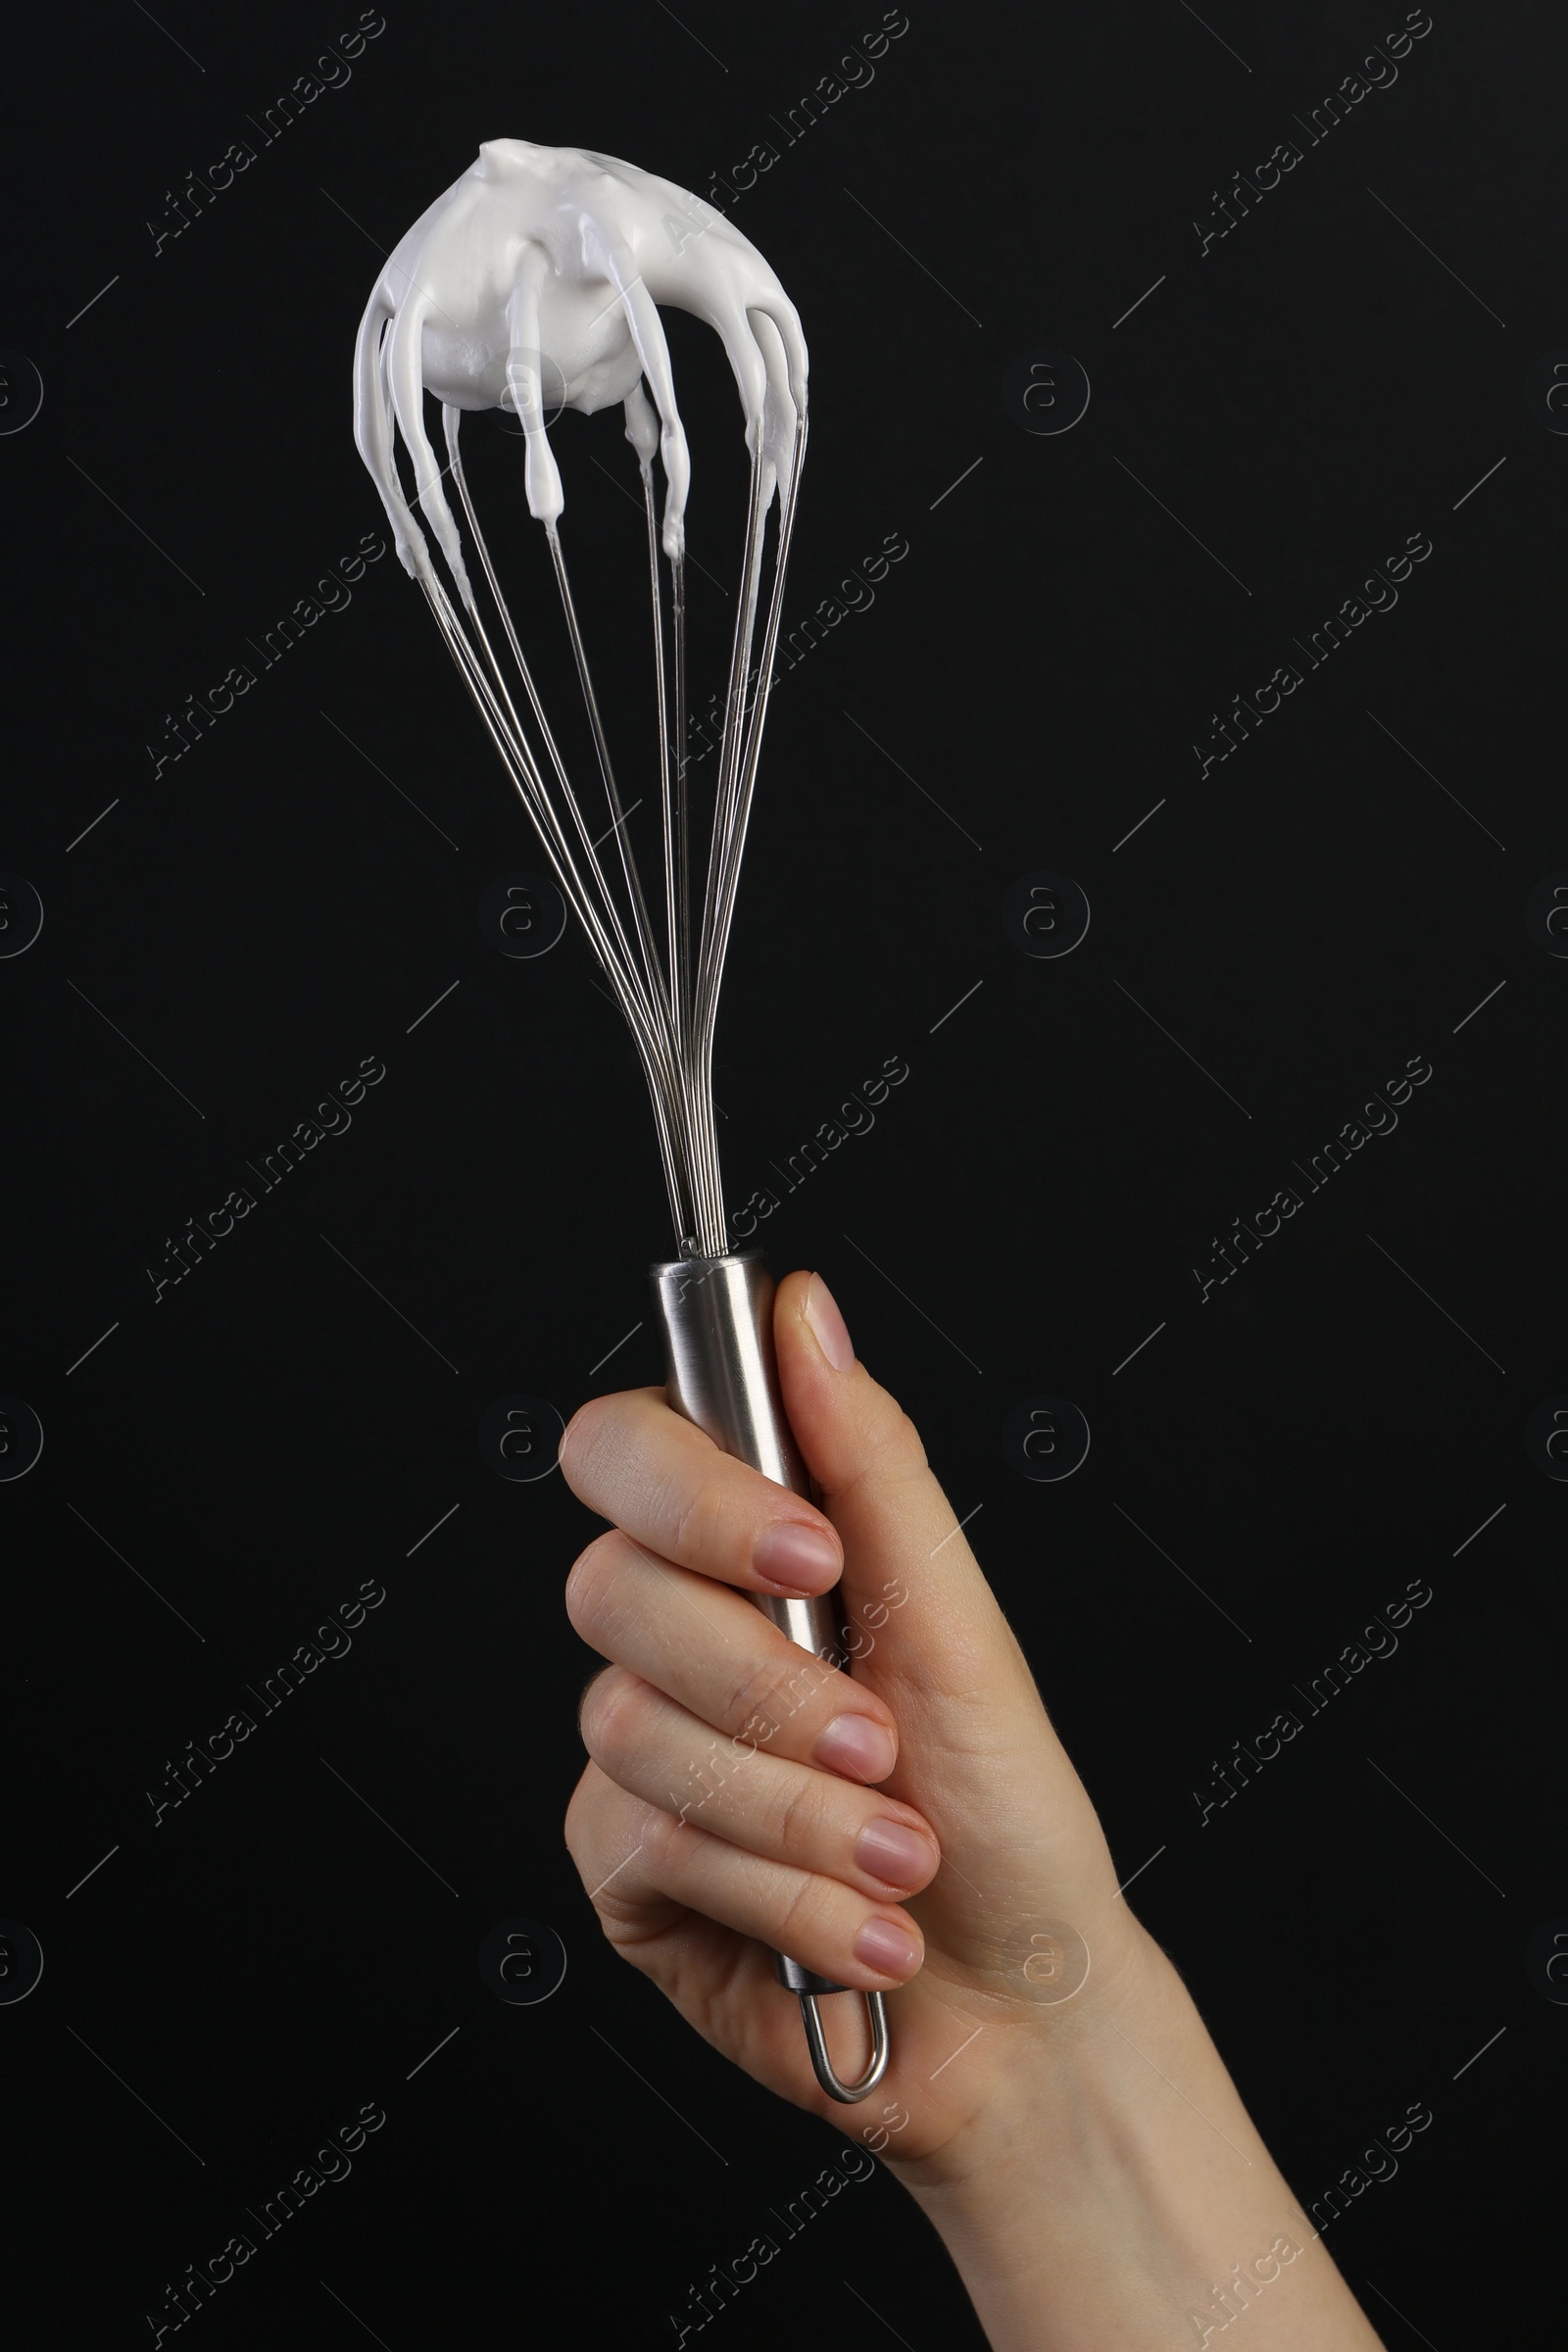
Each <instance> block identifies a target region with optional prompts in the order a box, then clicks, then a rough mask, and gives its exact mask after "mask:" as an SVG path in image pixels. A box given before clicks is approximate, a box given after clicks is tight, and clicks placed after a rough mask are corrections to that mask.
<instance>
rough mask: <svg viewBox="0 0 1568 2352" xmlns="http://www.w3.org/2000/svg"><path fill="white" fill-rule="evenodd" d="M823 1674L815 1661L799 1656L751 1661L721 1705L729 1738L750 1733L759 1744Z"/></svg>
mask: <svg viewBox="0 0 1568 2352" xmlns="http://www.w3.org/2000/svg"><path fill="white" fill-rule="evenodd" d="M825 1673H826V1669H825V1668H819V1667H817V1666H816V1665H815V1661H814V1660H813V1661H811V1662H810V1664H809V1665H808V1664H806V1663H803V1662H802V1661H801V1660H800V1659H799V1658H798V1657H797V1658H788V1659H779V1658H761V1659H752V1660H751V1661H750V1662H749V1663H748V1665H747V1667H746V1669H745V1671H744V1673H743V1674H742V1675H741V1677H740V1679H739V1681H738V1682H736V1683H735V1684H734V1685H733V1687H732V1689H731V1691H730V1694H729V1697H728V1698H727V1699H726V1701H725V1702H724V1708H723V1716H722V1723H723V1729H724V1730H725V1731H726V1732H728V1733H729V1735H730V1737H731V1738H732V1739H735V1738H738V1737H739V1735H740V1734H741V1733H742V1732H750V1733H751V1734H752V1737H753V1738H754V1739H756V1740H758V1742H759V1744H762V1743H763V1742H765V1741H766V1740H771V1739H772V1738H773V1736H774V1735H775V1733H776V1732H777V1731H778V1729H779V1726H780V1725H781V1724H783V1723H786V1722H787V1721H788V1720H789V1718H790V1717H791V1716H792V1715H793V1714H795V1712H796V1711H797V1709H798V1708H799V1707H801V1706H802V1705H803V1704H804V1703H805V1702H806V1700H807V1699H809V1698H810V1697H812V1696H814V1694H815V1691H816V1690H817V1688H818V1687H819V1678H820V1677H821V1676H823V1675H825ZM754 1727H758V1728H756V1729H754Z"/></svg>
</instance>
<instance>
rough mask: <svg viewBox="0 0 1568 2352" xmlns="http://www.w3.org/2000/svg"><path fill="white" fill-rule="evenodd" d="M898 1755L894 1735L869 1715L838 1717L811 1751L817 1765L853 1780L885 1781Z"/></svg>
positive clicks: (819, 1737) (820, 1735)
mask: <svg viewBox="0 0 1568 2352" xmlns="http://www.w3.org/2000/svg"><path fill="white" fill-rule="evenodd" d="M898 1755H899V1743H898V1741H897V1740H895V1739H894V1737H893V1734H892V1733H891V1732H890V1731H889V1730H888V1729H887V1727H886V1725H885V1724H880V1723H875V1722H873V1721H872V1719H871V1717H870V1716H869V1715H836V1716H835V1717H834V1719H833V1721H832V1722H831V1723H830V1724H829V1725H828V1727H827V1729H826V1731H823V1732H818V1734H817V1736H816V1740H815V1742H814V1744H813V1746H812V1748H811V1759H812V1762H813V1763H816V1764H825V1765H826V1766H827V1768H828V1770H829V1772H838V1773H843V1774H844V1775H845V1777H846V1778H847V1779H849V1780H852V1781H885V1780H886V1779H887V1777H888V1774H889V1773H890V1772H891V1771H892V1770H893V1767H894V1765H895V1764H896V1763H897V1761H898Z"/></svg>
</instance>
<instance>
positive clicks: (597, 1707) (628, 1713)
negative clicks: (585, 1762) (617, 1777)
mask: <svg viewBox="0 0 1568 2352" xmlns="http://www.w3.org/2000/svg"><path fill="white" fill-rule="evenodd" d="M648 1695H649V1693H648V1686H647V1684H646V1683H644V1682H643V1681H641V1679H640V1678H639V1677H638V1676H637V1675H635V1674H632V1673H630V1672H628V1670H627V1669H626V1668H625V1667H623V1666H607V1667H606V1668H605V1670H604V1672H603V1673H602V1674H596V1675H595V1676H594V1678H593V1681H592V1682H591V1683H590V1684H589V1685H588V1688H587V1690H586V1691H584V1692H583V1694H582V1704H581V1706H580V1707H579V1708H578V1710H577V1729H578V1731H579V1732H580V1733H581V1735H582V1743H583V1745H584V1747H586V1749H587V1750H588V1753H589V1754H590V1755H591V1756H592V1757H593V1758H594V1760H595V1762H596V1763H599V1764H603V1765H606V1766H607V1768H608V1765H609V1764H610V1763H612V1762H613V1759H614V1758H615V1757H616V1756H617V1755H623V1754H625V1752H626V1751H627V1749H628V1748H629V1747H630V1746H631V1745H632V1744H633V1743H634V1741H635V1740H636V1737H637V1724H638V1722H639V1721H640V1720H642V1719H643V1718H644V1717H645V1716H646V1712H647V1700H648Z"/></svg>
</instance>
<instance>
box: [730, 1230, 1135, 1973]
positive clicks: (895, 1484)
mask: <svg viewBox="0 0 1568 2352" xmlns="http://www.w3.org/2000/svg"><path fill="white" fill-rule="evenodd" d="M773 1335H774V1343H775V1347H776V1348H777V1353H778V1363H779V1380H780V1384H781V1387H782V1390H783V1396H784V1404H785V1409H786V1410H787V1412H788V1414H789V1418H790V1425H791V1427H792V1428H793V1430H794V1432H795V1437H796V1442H797V1443H798V1445H799V1446H800V1448H801V1451H802V1453H803V1454H804V1455H805V1457H806V1463H807V1467H808V1468H809V1471H810V1473H811V1475H812V1477H813V1478H814V1479H815V1480H816V1482H817V1485H818V1487H819V1489H820V1491H821V1496H822V1509H823V1510H824V1511H825V1512H826V1514H827V1516H828V1518H829V1519H831V1520H832V1522H833V1525H834V1526H835V1528H836V1529H837V1530H838V1533H839V1536H840V1538H841V1539H842V1541H843V1544H844V1574H843V1578H842V1582H841V1586H840V1591H841V1593H842V1597H843V1603H844V1611H845V1616H846V1619H847V1621H848V1627H849V1633H848V1645H849V1649H850V1653H851V1656H852V1658H853V1659H854V1671H855V1676H856V1679H857V1681H858V1682H863V1683H865V1684H867V1685H868V1686H869V1687H870V1688H871V1689H872V1690H873V1691H875V1692H876V1694H877V1696H878V1697H879V1698H882V1699H884V1700H885V1701H886V1702H887V1704H888V1706H889V1707H890V1708H891V1709H892V1711H893V1715H894V1719H895V1721H896V1722H897V1724H898V1726H899V1731H900V1751H899V1762H898V1766H897V1769H896V1772H895V1774H894V1777H893V1779H892V1780H891V1781H890V1782H889V1783H888V1784H887V1786H888V1789H889V1792H890V1794H893V1795H896V1796H900V1797H903V1798H905V1799H906V1800H907V1802H908V1803H910V1804H913V1805H916V1806H918V1807H919V1809H920V1810H921V1811H922V1812H923V1813H924V1814H925V1816H926V1819H927V1820H928V1821H929V1822H930V1823H931V1826H932V1828H933V1829H934V1830H935V1831H936V1833H937V1835H938V1837H939V1838H941V1840H942V1851H943V1855H944V1857H945V1858H946V1859H947V1861H949V1862H951V1863H953V1864H954V1866H955V1868H956V1871H957V1872H958V1874H959V1877H958V1881H957V1882H956V1884H953V1885H951V1886H950V1884H949V1882H948V1880H947V1878H946V1877H944V1878H942V1879H939V1881H938V1882H937V1885H936V1887H934V1888H933V1889H932V1890H931V1891H930V1893H929V1894H927V1895H925V1896H922V1897H921V1898H920V1899H919V1901H918V1902H917V1903H916V1905H915V1906H914V1909H915V1915H916V1917H917V1918H919V1919H920V1921H921V1925H922V1928H923V1929H924V1930H925V1931H926V1949H927V1961H928V1963H929V1962H930V1960H931V1957H932V1952H933V1943H934V1942H935V1944H936V1945H938V1946H941V1947H944V1948H946V1949H947V1950H948V1951H949V1952H950V1953H956V1954H967V1955H968V1956H969V1958H970V1959H971V1960H973V1959H975V1955H977V1954H979V1955H982V1956H983V1955H984V1954H985V1953H986V1952H988V1951H991V1950H992V1947H993V1945H994V1942H995V1938H996V1936H997V1934H998V1933H999V1922H1003V1921H1004V1920H1005V1919H1007V1918H1011V1917H1012V1915H1013V1913H1014V1912H1015V1911H1016V1910H1017V1909H1018V1908H1019V1906H1020V1905H1022V1906H1023V1907H1024V1908H1025V1909H1027V1908H1028V1906H1029V1901H1030V1900H1032V1901H1033V1902H1034V1905H1035V1908H1036V1909H1037V1910H1039V1911H1041V1912H1042V1914H1044V1913H1046V1912H1051V1911H1052V1910H1053V1909H1054V1910H1055V1911H1056V1912H1058V1913H1059V1914H1060V1915H1061V1916H1062V1917H1066V1918H1072V1919H1076V1920H1078V1921H1079V1922H1080V1923H1085V1922H1092V1921H1094V1920H1096V1919H1098V1918H1099V1917H1101V1916H1102V1915H1103V1913H1104V1912H1105V1911H1106V1910H1107V1909H1108V1906H1109V1903H1110V1900H1111V1898H1112V1897H1113V1895H1114V1893H1115V1886H1116V1874H1115V1871H1114V1869H1113V1868H1112V1866H1111V1861H1110V1856H1109V1853H1108V1852H1107V1850H1106V1847H1105V1842H1104V1839H1103V1836H1102V1835H1101V1830H1100V1824H1099V1822H1098V1820H1097V1818H1096V1816H1095V1811H1094V1807H1093V1805H1092V1804H1091V1802H1090V1800H1089V1796H1088V1793H1087V1791H1086V1790H1085V1789H1084V1786H1083V1784H1082V1782H1081V1781H1080V1780H1079V1778H1078V1775H1077V1773H1076V1772H1075V1771H1074V1770H1073V1767H1072V1764H1071V1762H1070V1760H1069V1759H1068V1757H1067V1755H1066V1753H1065V1752H1064V1750H1063V1748H1062V1746H1061V1743H1060V1741H1059V1740H1057V1738H1056V1735H1055V1733H1054V1731H1053V1729H1052V1727H1051V1723H1050V1720H1049V1718H1048V1716H1047V1714H1046V1710H1045V1708H1044V1706H1043V1705H1042V1703H1041V1699H1040V1693H1039V1691H1037V1690H1036V1688H1035V1682H1034V1677H1033V1675H1032V1674H1031V1673H1030V1671H1029V1666H1028V1662H1027V1660H1026V1659H1025V1657H1024V1655H1023V1652H1022V1650H1021V1649H1020V1648H1019V1646H1018V1642H1017V1641H1016V1639H1015V1638H1014V1635H1013V1632H1012V1629H1011V1627H1010V1626H1009V1625H1008V1623H1007V1621H1006V1619H1005V1617H1004V1615H1003V1613H1002V1610H1001V1608H1000V1607H999V1605H998V1603H997V1599H996V1596H995V1594H994V1593H992V1591H991V1588H990V1586H989V1585H988V1584H987V1583H986V1580H985V1578H984V1576H983V1575H982V1574H981V1571H980V1566H979V1563H978V1561H977V1560H976V1559H975V1556H974V1554H973V1552H972V1551H971V1550H970V1549H969V1545H968V1544H967V1542H966V1541H965V1539H964V1536H963V1534H962V1531H961V1530H960V1528H959V1527H958V1524H957V1521H956V1518H955V1516H954V1512H953V1506H952V1504H951V1503H950V1502H949V1500H948V1498H947V1496H946V1495H945V1494H944V1493H943V1491H942V1489H941V1487H940V1486H939V1485H938V1483H937V1481H936V1479H935V1478H934V1477H933V1475H932V1473H931V1470H930V1468H929V1466H928V1464H927V1462H926V1458H925V1451H924V1448H923V1447H922V1446H921V1444H920V1440H919V1436H918V1434H917V1432H916V1430H915V1428H914V1424H913V1423H912V1422H911V1421H910V1419H909V1417H908V1415H907V1413H905V1412H904V1411H903V1410H902V1408H901V1407H900V1405H899V1404H898V1403H897V1402H896V1400H895V1399H894V1398H893V1397H890V1396H889V1395H888V1393H887V1391H886V1389H884V1388H881V1387H879V1386H878V1384H877V1382H876V1381H874V1380H873V1379H872V1377H871V1375H870V1373H869V1372H867V1370H866V1369H865V1366H864V1365H863V1364H860V1363H858V1362H857V1361H856V1359H855V1351H854V1348H853V1347H852V1346H851V1343H850V1335H849V1333H848V1331H847V1330H846V1329H845V1325H844V1318H843V1316H842V1315H841V1314H840V1312H839V1310H838V1307H837V1306H836V1305H835V1303H834V1300H833V1296H832V1293H831V1292H830V1291H829V1290H828V1287H827V1285H826V1284H825V1283H824V1282H823V1280H822V1277H821V1276H820V1275H819V1274H792V1275H790V1276H789V1278H788V1280H787V1281H785V1282H784V1283H782V1284H781V1285H780V1286H779V1290H778V1294H777V1297H776V1299H775V1301H774V1307H773ZM867 1629H869V1630H867ZM945 1889H946V1891H944V1890H945ZM977 1905H978V1907H977ZM979 1964H980V1962H979V1961H976V1965H979ZM987 1965H989V1963H987Z"/></svg>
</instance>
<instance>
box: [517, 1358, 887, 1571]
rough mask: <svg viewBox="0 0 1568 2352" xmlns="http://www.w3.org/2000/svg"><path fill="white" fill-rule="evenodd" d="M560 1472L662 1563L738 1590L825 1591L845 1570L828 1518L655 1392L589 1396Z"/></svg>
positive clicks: (572, 1427) (571, 1427)
mask: <svg viewBox="0 0 1568 2352" xmlns="http://www.w3.org/2000/svg"><path fill="white" fill-rule="evenodd" d="M561 1468H562V1475H563V1476H564V1479H565V1481H566V1484H567V1486H568V1487H570V1489H571V1491H572V1493H573V1494H574V1495H576V1496H577V1497H578V1499H579V1500H580V1501H582V1502H585V1503H586V1504H587V1505H588V1507H589V1509H590V1510H592V1511H598V1512H599V1513H600V1514H601V1516H602V1517H604V1518H606V1519H609V1520H611V1521H612V1522H613V1524H614V1525H615V1526H616V1527H618V1528H621V1529H623V1530H624V1531H625V1533H626V1534H627V1535H629V1536H631V1537H633V1538H634V1539H635V1540H636V1541H637V1542H638V1543H640V1544H647V1545H648V1547H649V1549H650V1550H651V1551H654V1552H657V1553H658V1554H659V1555H660V1557H661V1558H662V1559H666V1560H675V1561H678V1562H679V1564H680V1566H681V1567H683V1568H691V1569H694V1570H695V1571H696V1572H697V1574H698V1575H700V1576H711V1577H712V1578H713V1579H714V1580H715V1581H716V1582H717V1583H719V1584H723V1585H735V1586H738V1587H739V1589H740V1590H741V1591H742V1592H743V1593H777V1594H781V1595H788V1596H790V1597H792V1598H795V1597H798V1596H799V1595H800V1594H802V1593H825V1592H827V1591H828V1590H829V1588H830V1587H831V1586H833V1585H835V1584H836V1583H837V1582H838V1579H839V1573H840V1571H841V1569H842V1568H843V1566H844V1547H843V1545H842V1544H840V1542H839V1539H838V1536H837V1534H836V1533H835V1531H834V1529H833V1526H832V1524H831V1522H830V1521H829V1520H827V1519H825V1518H824V1517H823V1515H822V1513H821V1512H820V1511H819V1510H817V1509H816V1508H815V1507H814V1506H813V1505H812V1504H811V1503H809V1502H808V1501H807V1499H806V1497H805V1495H792V1494H791V1493H790V1491H789V1489H788V1488H787V1487H778V1486H775V1485H774V1484H773V1481H772V1480H771V1479H770V1478H764V1477H763V1476H762V1474H761V1472H760V1470H754V1469H752V1467H751V1466H750V1464H749V1463H747V1462H738V1461H735V1460H734V1459H733V1458H732V1457H731V1456H730V1455H729V1454H727V1453H721V1452H720V1451H719V1449H718V1447H717V1446H715V1445H714V1444H713V1441H712V1439H711V1438H710V1437H706V1436H705V1435H704V1433H703V1432H702V1431H701V1430H700V1429H698V1428H697V1427H696V1426H695V1425H694V1424H693V1423H692V1422H690V1421H686V1420H683V1419H682V1417H681V1415H680V1414H679V1413H676V1412H672V1411H671V1409H670V1407H669V1406H668V1405H667V1404H666V1403H665V1401H664V1394H663V1391H662V1389H628V1390H624V1391H623V1392H622V1393H621V1394H620V1395H618V1396H615V1397H593V1398H591V1399H590V1401H589V1402H588V1403H587V1404H585V1405H583V1406H582V1407H581V1408H580V1409H579V1410H578V1411H577V1412H576V1413H574V1414H573V1415H572V1418H571V1420H570V1422H569V1423H568V1424H567V1427H566V1432H565V1435H564V1437H563V1439H562V1441H561Z"/></svg>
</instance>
